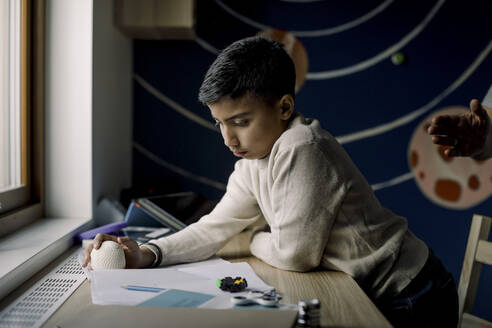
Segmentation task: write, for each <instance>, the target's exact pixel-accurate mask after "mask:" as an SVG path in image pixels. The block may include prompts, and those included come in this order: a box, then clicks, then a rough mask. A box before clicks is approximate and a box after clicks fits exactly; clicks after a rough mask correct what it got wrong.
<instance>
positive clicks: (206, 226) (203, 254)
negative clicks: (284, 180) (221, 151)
mask: <svg viewBox="0 0 492 328" xmlns="http://www.w3.org/2000/svg"><path fill="white" fill-rule="evenodd" d="M238 162H239V161H238ZM238 166H239V165H238V164H236V169H235V170H234V172H233V173H232V174H231V176H230V177H229V181H228V183H227V190H226V193H225V194H224V196H223V197H222V199H221V200H220V201H219V203H218V204H217V205H216V207H215V208H214V209H213V211H212V212H211V213H210V214H208V215H205V216H203V217H202V218H201V219H200V220H199V221H198V222H195V223H193V224H191V225H189V226H188V227H186V228H185V229H183V230H181V231H178V232H176V233H174V234H172V235H171V236H169V237H163V238H159V239H156V240H151V241H149V242H152V243H154V244H155V245H157V246H158V247H159V248H160V249H161V252H162V262H161V265H169V264H175V263H184V262H194V261H200V260H204V259H206V258H209V257H211V256H212V255H214V254H215V253H216V252H217V251H218V250H220V249H221V248H222V247H223V246H224V245H225V244H226V243H227V241H228V240H229V239H230V238H232V237H233V236H234V235H236V234H237V233H239V232H241V231H242V230H243V229H244V228H245V227H247V226H248V225H250V224H252V223H253V222H255V221H256V220H257V219H258V218H260V217H262V215H261V211H260V210H259V207H258V205H257V202H256V199H255V198H254V196H253V195H252V193H251V192H250V191H249V190H248V188H247V186H246V185H245V184H244V183H243V177H241V174H244V172H239V171H240V170H239V169H238ZM243 171H244V170H243Z"/></svg>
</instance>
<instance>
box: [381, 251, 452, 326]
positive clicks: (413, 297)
mask: <svg viewBox="0 0 492 328" xmlns="http://www.w3.org/2000/svg"><path fill="white" fill-rule="evenodd" d="M376 305H377V306H378V308H379V309H380V310H381V312H382V313H383V314H384V315H385V317H386V318H387V319H388V320H389V321H390V322H391V324H392V325H393V326H394V327H453V328H456V326H457V325H458V293H457V291H456V284H455V282H454V279H453V276H452V275H451V274H450V273H449V272H448V270H447V269H446V267H445V266H444V265H443V264H442V262H441V261H440V260H439V259H438V258H437V257H436V256H435V255H434V252H433V251H432V250H431V249H429V257H428V258H427V261H426V263H425V265H424V267H423V268H422V270H421V271H420V272H419V273H418V274H417V276H416V277H415V278H414V279H413V280H412V281H411V282H410V284H408V286H407V287H405V288H404V289H403V290H402V291H401V292H400V293H399V294H398V295H396V296H394V297H392V298H391V299H389V300H380V301H378V300H376Z"/></svg>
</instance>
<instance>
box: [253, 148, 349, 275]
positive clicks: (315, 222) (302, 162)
mask: <svg viewBox="0 0 492 328" xmlns="http://www.w3.org/2000/svg"><path fill="white" fill-rule="evenodd" d="M329 142H336V141H334V140H332V141H329ZM335 147H340V146H339V145H338V144H337V145H335ZM334 156H335V155H333V154H329V153H327V152H326V151H325V152H324V151H323V150H322V149H321V147H320V145H319V144H316V143H306V144H303V145H300V146H297V147H291V148H290V149H287V150H284V151H282V152H279V153H277V155H276V157H275V164H274V166H273V172H272V176H273V177H274V183H273V187H272V190H271V193H272V199H273V203H274V204H275V205H274V215H275V217H274V219H273V220H272V223H271V224H270V232H265V231H262V232H258V233H256V234H255V235H254V236H253V237H252V239H251V245H250V249H251V252H252V254H253V255H255V256H256V257H258V258H260V259H261V260H263V261H264V262H266V263H268V264H270V265H272V266H275V267H277V268H280V269H284V270H291V271H308V270H311V269H313V268H315V267H317V266H318V265H319V264H320V262H321V258H322V256H323V253H324V249H325V247H326V244H327V241H328V239H329V232H330V229H331V227H332V225H333V222H334V220H335V217H336V215H337V212H338V209H339V207H340V205H341V203H342V202H343V199H344V197H345V194H346V190H347V187H346V182H345V181H344V179H343V175H342V174H343V173H342V172H343V169H342V167H341V165H343V164H341V163H340V162H339V161H338V159H335V158H333V157H334ZM330 157H331V158H330Z"/></svg>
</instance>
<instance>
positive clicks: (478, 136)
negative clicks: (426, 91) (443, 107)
mask: <svg viewBox="0 0 492 328" xmlns="http://www.w3.org/2000/svg"><path fill="white" fill-rule="evenodd" d="M490 129H491V127H490V118H489V116H488V115H487V111H486V110H485V108H484V107H483V106H482V105H481V104H480V102H479V101H478V100H477V99H473V100H472V101H471V102H470V111H469V112H467V113H464V114H460V115H440V116H436V117H434V118H433V119H432V122H431V125H430V126H429V127H428V128H427V132H428V133H429V134H430V135H432V142H434V143H435V144H439V145H442V146H449V148H448V149H446V150H445V151H444V154H446V155H447V156H471V157H475V158H477V159H479V158H481V157H482V155H483V154H484V152H485V151H486V149H485V148H486V146H487V144H486V141H487V136H488V135H489V133H490Z"/></svg>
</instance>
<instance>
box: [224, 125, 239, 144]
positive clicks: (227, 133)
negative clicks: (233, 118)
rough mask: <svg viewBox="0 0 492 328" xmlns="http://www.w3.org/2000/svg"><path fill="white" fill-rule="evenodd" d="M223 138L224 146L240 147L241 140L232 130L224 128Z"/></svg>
mask: <svg viewBox="0 0 492 328" xmlns="http://www.w3.org/2000/svg"><path fill="white" fill-rule="evenodd" d="M222 137H223V138H224V144H225V145H226V146H227V147H229V148H231V147H232V148H234V147H237V146H239V140H238V139H237V137H236V135H235V134H234V133H233V131H231V129H228V128H223V129H222Z"/></svg>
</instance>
